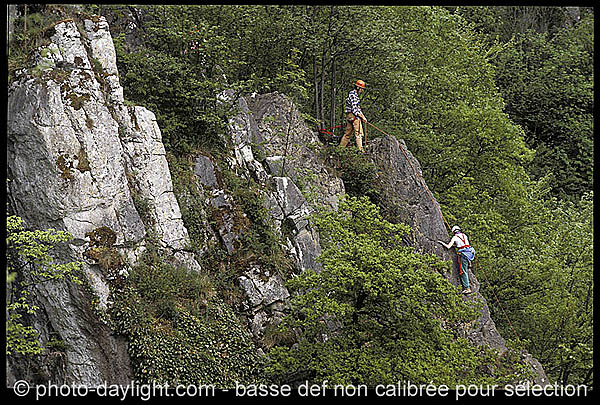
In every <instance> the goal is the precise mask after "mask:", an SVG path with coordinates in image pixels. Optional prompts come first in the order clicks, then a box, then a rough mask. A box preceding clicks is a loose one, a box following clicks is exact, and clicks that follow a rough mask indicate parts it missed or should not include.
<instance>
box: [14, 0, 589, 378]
mask: <svg viewBox="0 0 600 405" xmlns="http://www.w3.org/2000/svg"><path fill="white" fill-rule="evenodd" d="M40 7H41V6H40ZM48 7H50V6H48ZM53 7H54V6H53ZM85 9H86V10H87V11H89V12H102V14H104V15H107V16H109V20H110V23H111V32H112V34H113V37H114V39H115V44H116V48H117V60H118V64H119V72H120V76H121V83H122V84H123V86H124V89H125V97H126V99H127V100H128V101H130V102H133V103H135V104H138V105H144V106H146V107H148V108H149V109H151V110H152V111H154V112H155V113H156V116H157V119H158V123H159V125H160V127H161V130H162V132H163V139H164V141H165V145H166V147H167V150H168V151H169V153H172V154H173V155H176V156H182V155H184V154H185V153H195V152H197V151H198V150H201V151H202V152H203V153H212V154H213V155H215V156H218V155H219V154H220V153H221V152H222V151H223V150H224V148H225V146H226V145H227V139H226V135H225V134H226V131H225V121H224V118H225V117H226V116H227V114H228V111H227V110H226V108H225V107H224V104H222V103H220V102H219V95H220V94H221V92H222V91H223V90H224V89H232V90H235V91H239V92H243V93H249V92H253V91H256V92H268V91H281V92H284V93H286V94H288V95H290V96H291V97H292V98H293V99H294V101H295V102H296V103H297V104H298V107H299V108H300V109H301V110H302V111H303V113H304V114H305V116H306V118H307V120H308V121H309V122H311V123H314V125H315V128H316V127H332V126H335V125H336V124H338V123H339V122H340V119H341V117H342V111H343V110H342V107H343V102H344V98H345V97H346V94H347V92H348V91H349V90H350V88H351V84H352V83H353V82H354V81H355V80H356V79H358V78H360V79H363V80H365V81H366V82H367V91H366V93H365V94H364V96H363V100H362V108H363V110H364V112H365V115H366V116H367V117H368V118H369V120H370V121H371V122H374V123H376V124H377V126H378V127H380V128H384V129H385V130H386V131H387V132H388V133H391V134H394V135H395V136H397V137H399V138H403V139H405V141H406V143H407V145H408V147H409V149H410V150H411V152H412V153H413V154H414V155H415V156H416V157H417V158H418V160H419V162H420V163H421V166H422V169H423V174H424V177H425V180H426V181H427V184H428V186H429V188H430V189H431V190H432V191H433V193H434V195H435V197H436V199H437V200H438V201H439V202H440V203H441V205H442V210H443V212H444V215H445V217H446V218H447V219H448V220H449V221H451V222H453V223H454V222H456V223H458V224H460V225H461V227H462V228H463V229H464V230H466V232H467V233H468V234H469V238H470V240H471V242H472V243H473V244H474V245H475V247H476V250H477V252H478V267H477V268H476V271H477V275H478V277H479V278H480V281H481V282H482V286H481V288H482V293H483V294H484V296H486V297H487V298H488V304H489V305H490V308H491V310H492V312H493V316H494V319H495V322H496V324H497V326H498V328H499V329H500V331H501V332H502V334H503V336H505V337H513V336H514V337H518V340H519V341H520V343H521V344H523V345H524V347H525V348H526V349H527V350H528V351H529V352H530V353H531V354H533V355H534V356H535V357H537V358H538V359H540V360H541V361H542V364H543V366H544V367H545V370H546V372H547V373H548V376H549V377H550V379H551V380H552V381H559V382H563V383H565V384H566V383H584V384H588V385H590V386H592V385H593V368H592V367H593V350H592V347H593V332H592V327H593V306H592V305H591V303H592V302H593V277H592V269H593V256H592V250H593V233H592V225H593V212H592V207H593V194H592V184H593V163H594V162H593V158H592V155H593V153H592V151H593V122H592V119H593V115H592V111H593V84H594V83H593V42H594V31H593V21H594V20H593V19H594V16H593V10H584V11H585V12H583V11H582V15H581V19H580V20H577V19H571V18H570V17H568V16H569V14H568V10H567V9H566V8H565V7H524V6H523V7H522V6H511V7H464V8H463V7H458V8H457V7H445V8H444V7H366V6H310V5H300V6H283V5H265V6H263V5H253V6H228V5H216V6H199V5H189V6H153V5H151V6H140V7H132V6H117V5H114V6H106V5H102V6H97V5H87V6H85ZM52 10H55V8H53V9H52ZM28 18H29V20H28V21H29V23H30V24H29V30H30V32H29V33H22V34H20V36H17V41H18V42H17V45H26V44H32V46H33V44H34V43H35V42H36V41H40V40H43V32H44V31H43V19H40V18H38V19H37V20H35V18H34V17H33V15H29V16H28ZM24 21H25V20H20V22H19V23H18V24H17V28H18V27H22V26H23V25H24V24H23V23H24ZM36 21H38V22H37V23H36ZM35 24H38V25H35ZM131 27H134V30H133V32H132V31H131ZM34 28H35V30H33V29H34ZM132 38H133V39H132ZM25 56H26V55H25V53H24V51H23V52H13V53H12V58H10V59H9V67H10V68H11V69H10V70H11V71H12V70H14V69H16V68H17V67H18V65H19V63H22V61H23V60H24V58H25ZM377 135H378V134H377V133H376V131H374V130H372V129H371V128H369V137H372V136H377ZM334 152H335V151H334ZM335 153H337V155H338V158H339V159H340V161H341V162H342V163H345V164H346V165H345V166H343V167H341V169H340V174H341V177H342V178H344V181H345V182H346V183H347V184H348V186H349V190H350V192H349V193H350V194H352V195H353V196H356V197H359V196H361V195H366V196H368V197H370V198H371V202H374V203H377V198H376V197H377V191H376V190H373V188H372V187H371V186H372V184H371V182H370V179H371V178H372V176H373V171H372V168H371V167H370V166H369V165H368V163H367V162H365V161H364V159H362V158H361V157H360V156H354V155H353V153H352V152H349V151H337V152H335ZM176 160H177V158H174V159H171V162H174V161H176ZM171 162H170V163H171ZM348 165H350V166H352V169H348ZM182 173H183V171H182ZM175 183H176V187H177V188H178V190H186V187H187V186H186V182H185V180H180V181H177V180H175ZM229 187H231V189H232V190H237V194H236V196H237V201H238V202H240V203H243V204H242V205H244V204H245V205H244V209H245V210H248V211H249V212H252V213H253V217H252V218H253V224H252V228H251V229H252V232H249V233H248V237H249V238H250V239H248V240H247V241H245V243H246V246H251V245H252V244H253V242H255V241H257V240H262V239H261V238H262V237H266V242H265V243H263V244H261V245H258V248H257V249H256V250H255V252H254V253H257V254H267V253H268V252H275V253H277V254H279V252H278V251H277V249H275V248H274V246H275V245H276V243H275V242H276V239H274V238H273V235H272V234H271V233H270V231H269V230H268V224H267V221H266V220H265V218H264V213H262V212H261V211H260V208H259V205H260V204H258V201H259V199H258V198H257V196H258V194H257V193H258V191H257V189H256V188H255V187H254V185H250V184H249V185H248V189H247V190H244V188H243V186H241V185H236V180H235V179H234V178H231V179H229ZM185 192H187V190H186V191H185ZM359 202H360V203H359ZM354 204H359V205H361V207H362V208H361V209H362V210H364V212H365V213H367V214H368V216H369V218H371V219H374V218H376V217H377V215H376V214H374V213H375V212H376V209H375V208H374V207H371V206H368V204H367V203H366V201H364V200H355V201H354ZM348 208H350V207H348ZM355 209H358V207H355ZM359 211H360V210H359ZM200 216H201V215H200V214H199V213H198V212H196V211H195V210H194V208H190V209H187V210H185V209H184V220H185V221H186V225H188V226H190V228H191V229H192V230H193V229H194V226H195V225H197V228H200V227H201V224H200V222H195V221H200ZM327 218H328V221H329V224H330V225H328V226H329V227H328V226H325V223H326V221H325V222H323V221H321V224H322V227H321V230H322V232H324V233H327V232H330V233H332V232H333V231H334V230H335V232H337V233H335V237H334V239H335V238H337V240H344V241H346V237H350V236H351V235H355V236H356V235H362V234H363V233H364V232H363V231H361V230H360V229H359V228H360V227H361V226H364V222H363V221H361V220H360V218H354V217H352V219H353V221H350V220H348V219H347V218H342V217H336V216H335V214H330V216H329V217H327ZM378 224H379V225H381V226H382V227H383V228H385V229H387V230H386V231H385V232H383V231H382V232H379V231H377V232H374V234H373V235H369V239H368V240H369V242H371V243H370V244H368V245H364V241H365V240H364V239H358V240H356V241H351V242H350V241H348V242H347V243H349V245H348V246H349V248H351V250H350V251H341V250H340V251H335V250H328V251H327V252H326V253H325V254H324V256H323V258H322V261H323V264H324V267H325V268H326V269H327V271H324V272H323V273H322V274H316V273H312V272H307V273H306V274H305V275H303V276H302V277H301V278H299V279H298V281H295V282H294V285H295V286H296V287H297V288H299V289H300V290H306V289H308V291H309V292H310V291H312V293H309V294H307V295H302V296H299V298H298V299H297V301H296V307H295V308H296V314H302V313H304V314H305V315H307V316H308V317H307V318H304V319H302V318H297V319H296V321H297V322H301V324H302V326H304V327H305V328H306V331H305V334H306V335H304V336H303V338H304V339H303V340H302V343H301V344H300V349H299V350H298V351H297V352H291V351H290V350H288V349H287V348H286V347H285V346H282V347H279V348H277V349H274V351H273V357H274V358H277V359H279V361H280V364H279V366H278V365H277V364H275V365H273V368H272V369H271V372H272V375H273V376H276V378H283V379H284V378H285V375H283V368H281V367H282V365H285V368H288V369H290V370H298V372H299V373H300V372H302V373H305V374H306V375H308V376H310V377H311V378H313V379H315V380H319V379H325V378H329V379H330V380H336V381H340V382H360V381H364V382H372V381H375V380H377V379H380V378H381V379H392V378H393V377H395V378H398V376H404V377H411V378H415V379H416V380H423V381H426V380H427V379H428V378H431V379H433V380H435V381H437V382H442V381H443V382H446V381H448V380H447V379H448V378H456V379H457V381H466V380H467V379H468V378H469V377H474V375H473V374H469V373H472V372H473V370H474V367H475V366H476V364H481V363H480V362H481V361H483V358H484V357H485V356H486V355H487V354H481V353H480V354H476V353H464V351H463V350H462V349H463V346H462V345H461V341H460V339H457V340H453V338H452V337H451V336H450V335H449V332H448V331H447V330H445V329H443V328H441V327H440V324H439V323H437V321H436V319H437V320H439V319H440V318H439V317H441V319H445V316H447V315H448V314H446V313H444V312H443V311H441V309H440V307H439V306H436V305H438V304H439V303H441V302H444V303H445V305H450V306H452V305H455V306H456V308H457V309H460V311H459V312H458V313H457V314H456V316H457V317H459V318H460V317H462V316H464V317H463V318H461V319H463V320H465V319H468V316H467V315H466V313H463V312H462V309H465V308H463V307H462V306H461V305H460V303H456V302H455V301H454V300H453V299H451V298H445V300H446V301H437V300H438V299H440V296H441V292H442V291H445V289H446V288H447V286H444V285H443V283H441V282H440V279H439V277H437V276H435V272H434V273H431V272H427V269H428V268H430V267H431V266H434V267H435V264H434V263H433V261H430V260H429V259H427V258H425V257H416V256H414V255H411V254H409V253H407V252H405V251H402V250H400V249H399V248H394V247H393V246H390V241H391V240H393V238H392V239H388V238H389V235H388V233H391V234H394V232H396V233H401V231H402V230H401V229H395V230H393V232H392V230H391V228H390V229H388V227H389V226H390V225H388V224H383V223H381V222H378ZM342 225H343V226H342ZM331 227H334V228H335V229H333V228H331ZM374 230H376V228H375V229H374ZM332 235H333V234H332ZM192 239H193V240H194V241H195V243H196V244H197V245H198V246H199V245H201V238H199V237H197V238H196V239H195V236H194V235H192ZM365 252H369V254H368V255H366V253H365ZM213 253H214V254H223V253H222V252H213ZM352 255H354V256H352ZM267 262H268V263H267V264H268V265H270V266H273V267H277V266H280V265H282V262H281V261H278V260H271V261H269V260H267ZM365 263H369V265H373V267H372V269H374V270H377V269H379V270H377V271H371V272H366V271H362V270H364V269H362V270H361V271H357V270H359V267H360V266H364V265H365ZM409 270H412V271H409ZM334 275H335V276H337V278H333V276H334ZM426 275H427V276H426ZM234 277H235V274H232V275H231V279H233V278H234ZM328 277H329V278H328ZM335 280H337V281H335ZM392 281H393V283H392ZM165 282H167V281H165ZM366 282H368V283H369V284H365V283H366ZM361 283H362V284H363V287H362V288H364V290H363V291H362V293H364V294H365V299H366V298H367V297H368V300H366V301H365V302H364V303H363V304H364V305H363V304H361V305H358V304H359V302H358V301H356V300H355V301H354V302H352V301H351V296H352V294H357V293H358V290H352V289H353V288H357V286H358V285H360V284H361ZM321 284H323V285H328V286H330V287H331V288H332V291H335V293H334V294H333V296H330V297H327V296H326V294H325V292H324V291H323V290H322V289H321V288H316V287H318V286H319V285H321ZM384 286H385V288H384ZM310 287H315V288H314V289H310ZM424 292H426V293H427V294H431V295H429V296H428V298H430V300H425V301H424V302H423V301H422V300H420V298H421V296H420V294H419V293H424ZM138 293H139V292H138ZM175 296H176V294H175ZM399 297H404V298H403V299H405V300H406V302H402V300H401V299H400V298H399ZM496 298H497V300H496ZM178 299H184V300H185V299H188V298H186V297H179V298H178ZM447 300H450V301H447ZM317 304H318V306H317V309H319V308H320V309H319V310H318V311H315V313H314V317H313V315H311V314H310V311H309V312H308V313H307V311H306V310H303V306H304V307H306V306H308V305H317ZM173 305H175V304H173ZM173 305H171V307H172V306H173ZM413 306H414V308H419V309H420V310H422V311H425V312H426V313H427V314H428V316H423V317H421V318H419V317H417V316H416V314H415V313H414V312H412V311H411V310H410V309H411V308H413ZM167 307H169V306H167ZM382 308H385V309H386V310H389V311H388V312H385V314H386V315H387V314H389V317H387V316H384V317H382V318H378V317H376V316H374V314H375V313H378V312H381V311H382ZM461 308H462V309H461ZM400 309H402V310H401V311H400V312H398V311H397V310H400ZM465 310H466V309H465ZM162 313H163V312H162V310H161V311H158V312H156V313H155V314H154V315H153V317H155V318H157V319H162V318H161V317H162V316H163V315H161V314H162ZM167 313H169V312H168V311H167ZM171 313H172V311H171ZM326 313H327V314H328V315H333V314H335V320H336V322H339V323H340V324H341V326H342V328H343V330H344V334H339V335H332V336H329V340H327V341H322V340H319V338H318V336H317V335H316V333H317V331H320V329H318V327H320V326H319V325H321V324H320V323H319V322H317V319H318V317H319V316H321V315H325V314H326ZM504 313H506V314H507V315H508V319H510V322H509V321H508V319H507V317H506V316H505V315H504ZM436 317H438V318H436ZM465 317H466V318H465ZM353 318H355V320H356V321H360V322H359V323H356V322H354V323H353V322H350V321H349V320H351V319H353ZM326 319H329V318H326ZM331 319H333V318H331ZM399 319H402V320H404V321H407V322H408V324H410V325H412V327H413V329H412V330H411V331H410V332H411V337H410V339H409V338H407V337H406V336H408V331H407V330H406V329H405V328H404V327H403V326H402V325H401V324H399V323H398V322H399ZM454 320H455V321H456V320H457V319H454ZM386 323H391V324H393V325H394V326H396V327H398V328H397V330H398V333H400V334H401V333H405V336H404V338H403V337H402V336H401V335H397V336H393V338H395V339H396V340H394V339H393V338H392V336H390V335H389V334H388V333H390V331H386V332H387V333H380V334H379V335H377V336H375V337H373V336H368V335H369V328H370V327H374V328H380V329H378V330H379V331H381V330H383V325H384V324H386ZM176 329H177V328H175V330H176ZM426 332H428V333H429V332H431V335H428V334H427V333H426ZM178 333H179V332H178ZM181 333H183V332H181ZM412 333H414V334H415V335H414V337H418V338H417V339H414V338H413V335H412ZM427 342H428V343H430V344H433V345H437V346H436V347H438V348H439V349H440V351H439V352H435V353H433V352H432V351H431V350H428V349H426V347H425V344H426V343H427ZM344 352H345V353H351V354H352V355H348V356H346V357H344V356H343V353H344ZM154 353H155V354H156V352H154ZM156 355H157V356H159V355H158V354H156ZM395 356H398V357H395ZM411 356H412V357H411ZM459 357H460V358H465V359H468V360H465V361H466V363H465V364H462V365H459V364H457V363H456V361H458V358H459ZM397 358H402V359H403V360H404V361H406V362H407V363H406V364H408V365H410V367H408V366H407V367H403V366H402V365H401V364H398V363H396V361H397ZM353 359H361V361H359V362H357V363H353ZM395 359H396V360H395ZM190 362H192V360H190ZM140 364H142V363H140ZM157 364H158V363H157ZM161 364H162V363H161ZM425 364H429V365H430V366H431V367H432V368H431V369H425V368H422V367H421V366H423V365H425ZM161 367H162V366H161ZM227 367H229V366H227ZM436 367H437V368H436ZM378 370H380V371H378ZM457 370H461V372H463V374H460V373H459V376H450V374H452V373H453V372H455V371H457ZM512 371H514V370H511V372H512ZM446 373H448V374H446ZM500 374H502V373H499V374H495V375H494V376H498V375H500ZM164 375H167V374H164ZM193 375H194V376H200V375H201V374H198V373H195V374H193ZM171 376H172V375H169V377H168V378H171ZM461 376H462V377H461ZM288 377H290V376H288ZM290 378H292V377H290ZM461 378H464V380H461ZM474 378H475V377H474ZM478 378H484V377H482V375H479V377H478Z"/></svg>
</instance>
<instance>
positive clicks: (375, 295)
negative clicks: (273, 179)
mask: <svg viewBox="0 0 600 405" xmlns="http://www.w3.org/2000/svg"><path fill="white" fill-rule="evenodd" d="M316 222H317V226H318V229H319V233H320V235H321V241H322V243H323V246H324V250H323V253H322V255H321V256H320V259H319V260H320V262H321V263H322V264H323V269H322V270H321V271H319V272H315V271H312V270H308V271H305V272H304V273H302V274H301V275H299V276H298V277H296V278H294V279H292V280H291V281H290V282H289V286H290V287H291V288H292V290H293V291H295V293H296V295H295V296H294V298H293V300H292V305H293V312H292V314H291V315H290V316H289V317H288V318H286V319H285V321H284V323H283V325H284V326H283V328H284V330H286V331H287V333H291V331H294V332H295V333H296V334H298V336H299V345H298V347H289V346H286V345H280V346H277V347H275V348H273V349H272V350H271V351H270V352H269V358H270V359H271V362H270V364H269V366H268V368H267V370H268V373H269V375H270V376H271V377H272V378H274V379H275V380H277V381H279V382H284V381H289V380H290V379H294V378H297V379H308V380H310V381H312V382H323V381H325V380H327V381H329V382H330V383H331V384H367V385H369V386H374V385H376V384H382V383H396V382H398V381H400V380H410V381H411V382H423V383H427V382H430V381H433V382H434V383H436V384H448V385H452V384H458V383H461V382H466V381H468V382H469V383H473V382H475V381H481V382H483V381H485V382H491V381H509V380H510V378H514V375H513V372H516V371H517V370H522V369H521V367H520V366H519V365H518V364H517V363H514V362H513V363H511V362H510V361H506V358H508V357H509V356H506V358H504V360H503V359H500V358H498V357H497V354H495V353H494V352H493V351H491V350H488V349H486V348H485V347H481V348H474V347H473V346H471V345H470V344H469V343H468V341H467V340H466V339H465V338H462V337H458V336H457V332H458V330H460V328H461V325H462V326H463V327H464V325H465V324H466V323H468V322H469V321H473V320H474V319H475V318H476V317H477V313H478V312H477V309H476V308H474V307H471V306H470V305H469V304H467V303H466V302H465V301H463V300H462V298H461V297H460V295H459V294H457V292H456V290H455V288H454V287H453V286H452V285H451V284H450V283H449V282H448V281H447V280H446V279H445V278H444V277H443V276H442V274H441V273H442V272H443V271H445V270H447V267H448V263H444V262H441V261H440V260H439V259H437V258H436V257H435V256H433V255H421V254H417V253H414V251H413V249H412V248H409V247H404V246H402V245H401V237H402V235H404V234H405V233H406V232H408V227H407V226H406V225H404V224H392V223H389V222H387V221H385V220H384V219H383V218H382V217H381V215H380V213H379V210H378V208H377V207H376V206H375V205H373V204H372V203H370V202H369V200H368V199H367V198H366V197H363V198H356V197H349V198H346V199H344V200H343V201H342V202H341V203H340V207H339V211H338V212H321V213H320V214H319V215H317V218H316ZM495 361H497V362H498V363H496V365H497V367H495V368H494V371H493V372H490V373H483V372H481V371H480V370H481V369H480V367H482V366H483V365H485V364H488V365H490V364H492V363H493V362H495Z"/></svg>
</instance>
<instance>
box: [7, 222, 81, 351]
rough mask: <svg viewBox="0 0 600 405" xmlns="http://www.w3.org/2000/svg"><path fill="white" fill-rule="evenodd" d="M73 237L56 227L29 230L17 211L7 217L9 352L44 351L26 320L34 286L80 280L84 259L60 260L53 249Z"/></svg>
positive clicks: (31, 307) (32, 308)
mask: <svg viewBox="0 0 600 405" xmlns="http://www.w3.org/2000/svg"><path fill="white" fill-rule="evenodd" d="M72 238H73V237H72V236H71V235H70V234H69V233H68V232H64V231H57V230H55V229H47V230H28V229H25V225H24V221H23V219H22V218H20V217H18V216H16V215H7V217H6V281H7V286H6V291H7V297H6V298H7V301H6V354H7V355H9V356H10V355H32V354H41V353H43V352H44V347H42V344H41V343H40V341H39V340H38V332H37V331H36V330H35V329H34V328H33V327H31V326H28V325H27V323H26V322H24V321H23V317H26V316H28V315H31V314H34V313H35V312H36V311H37V310H38V307H37V306H36V304H35V302H36V301H35V299H34V297H32V296H35V288H36V286H37V285H39V284H41V283H48V282H58V281H60V280H65V281H70V282H74V283H78V284H81V280H80V274H79V271H80V269H81V263H79V262H69V263H57V262H56V261H55V260H54V259H53V256H54V254H53V249H54V248H55V247H56V246H57V245H60V244H61V243H64V242H68V241H70V240H71V239H72Z"/></svg>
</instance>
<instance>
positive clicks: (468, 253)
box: [438, 225, 475, 294]
mask: <svg viewBox="0 0 600 405" xmlns="http://www.w3.org/2000/svg"><path fill="white" fill-rule="evenodd" d="M452 233H453V234H454V236H453V237H452V239H450V242H448V244H445V243H444V242H442V241H441V240H438V242H439V243H441V244H442V246H444V247H445V248H446V249H450V248H451V247H452V245H456V248H457V249H458V265H459V268H460V270H459V273H458V274H459V277H460V282H461V283H462V285H463V290H462V293H463V294H471V292H472V291H471V289H470V288H469V274H468V272H467V270H468V268H469V263H470V262H471V261H473V259H474V258H475V249H473V247H472V246H471V245H469V239H468V238H467V235H465V234H464V233H462V231H461V230H460V228H459V227H458V225H455V226H453V227H452Z"/></svg>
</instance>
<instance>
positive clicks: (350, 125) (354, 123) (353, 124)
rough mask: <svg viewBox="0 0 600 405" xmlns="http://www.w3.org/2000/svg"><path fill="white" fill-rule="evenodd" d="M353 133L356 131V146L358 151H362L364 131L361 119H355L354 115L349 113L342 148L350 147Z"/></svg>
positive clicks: (341, 143)
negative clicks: (349, 143)
mask: <svg viewBox="0 0 600 405" xmlns="http://www.w3.org/2000/svg"><path fill="white" fill-rule="evenodd" d="M352 131H354V137H355V138H356V146H358V149H359V150H361V151H362V150H363V146H362V137H363V129H362V125H361V122H360V118H357V117H355V116H354V114H352V113H351V112H349V113H348V114H347V115H346V131H345V132H344V136H343V137H342V140H341V141H340V146H344V147H345V146H346V145H348V142H350V134H352Z"/></svg>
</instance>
